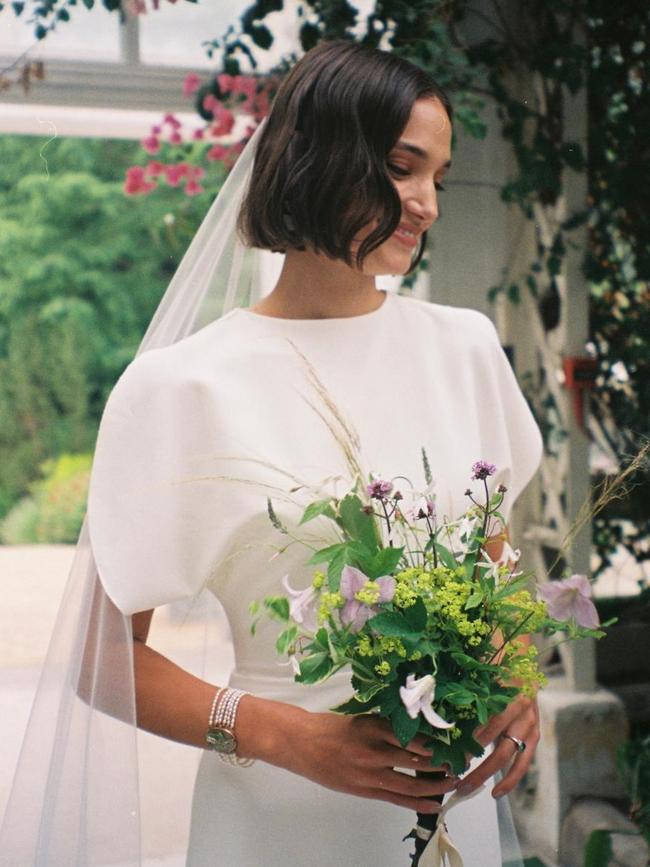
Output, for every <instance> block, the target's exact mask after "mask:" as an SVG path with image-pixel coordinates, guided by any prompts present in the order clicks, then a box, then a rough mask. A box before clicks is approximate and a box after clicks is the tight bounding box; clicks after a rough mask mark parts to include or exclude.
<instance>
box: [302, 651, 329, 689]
mask: <svg viewBox="0 0 650 867" xmlns="http://www.w3.org/2000/svg"><path fill="white" fill-rule="evenodd" d="M331 670H332V660H331V659H330V658H329V654H327V653H325V652H323V653H314V654H312V655H311V656H306V657H303V658H302V659H301V660H300V674H299V675H298V676H297V678H296V680H298V681H299V682H300V683H316V682H317V681H319V680H323V679H324V678H325V677H327V675H328V674H329V673H330V671H331Z"/></svg>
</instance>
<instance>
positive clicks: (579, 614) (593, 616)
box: [537, 575, 600, 629]
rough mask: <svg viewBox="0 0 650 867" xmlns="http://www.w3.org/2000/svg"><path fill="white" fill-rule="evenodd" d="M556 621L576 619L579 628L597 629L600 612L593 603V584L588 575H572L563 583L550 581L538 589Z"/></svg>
mask: <svg viewBox="0 0 650 867" xmlns="http://www.w3.org/2000/svg"><path fill="white" fill-rule="evenodd" d="M537 593H538V594H539V596H540V597H541V598H542V599H543V600H544V602H546V607H547V608H548V613H549V614H550V616H551V617H552V618H553V619H554V620H570V619H571V618H572V617H573V618H574V619H575V621H576V623H577V624H578V626H585V627H587V628H589V629H597V628H598V626H599V625H600V619H599V617H598V611H597V610H596V606H595V605H594V603H593V602H592V601H591V584H590V582H589V579H588V578H587V576H586V575H572V576H571V577H570V578H564V580H562V581H548V582H547V583H546V584H543V585H542V586H541V587H538V588H537Z"/></svg>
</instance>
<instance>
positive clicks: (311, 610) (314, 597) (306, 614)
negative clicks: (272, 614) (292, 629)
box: [282, 575, 318, 632]
mask: <svg viewBox="0 0 650 867" xmlns="http://www.w3.org/2000/svg"><path fill="white" fill-rule="evenodd" d="M282 584H283V586H284V589H285V590H286V591H287V593H288V594H289V596H290V597H291V601H290V602H289V615H290V617H291V619H292V620H295V622H296V623H299V624H300V626H302V627H303V629H305V630H306V631H307V632H316V630H317V628H318V624H317V622H316V603H317V601H318V590H316V589H315V588H314V587H313V586H312V585H311V584H310V585H309V587H306V588H305V589H304V590H294V589H293V587H291V586H290V585H289V576H288V575H285V576H284V578H283V579H282Z"/></svg>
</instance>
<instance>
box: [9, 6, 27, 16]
mask: <svg viewBox="0 0 650 867" xmlns="http://www.w3.org/2000/svg"><path fill="white" fill-rule="evenodd" d="M11 8H12V9H13V10H14V14H15V15H16V17H18V15H20V14H21V13H22V11H23V9H24V8H25V4H24V3H12V4H11Z"/></svg>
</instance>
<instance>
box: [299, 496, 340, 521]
mask: <svg viewBox="0 0 650 867" xmlns="http://www.w3.org/2000/svg"><path fill="white" fill-rule="evenodd" d="M319 515H326V516H327V517H328V518H335V517H336V516H335V514H334V509H333V508H332V503H331V500H318V501H317V502H316V503H310V504H309V505H308V506H307V508H306V509H305V511H304V512H303V516H302V518H301V519H300V521H299V524H306V523H307V522H308V521H313V520H314V518H318V516H319Z"/></svg>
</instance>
